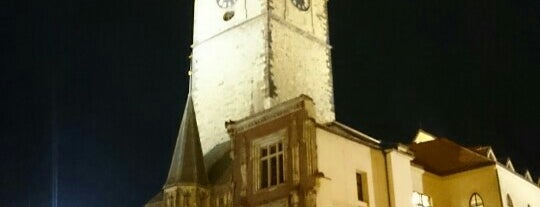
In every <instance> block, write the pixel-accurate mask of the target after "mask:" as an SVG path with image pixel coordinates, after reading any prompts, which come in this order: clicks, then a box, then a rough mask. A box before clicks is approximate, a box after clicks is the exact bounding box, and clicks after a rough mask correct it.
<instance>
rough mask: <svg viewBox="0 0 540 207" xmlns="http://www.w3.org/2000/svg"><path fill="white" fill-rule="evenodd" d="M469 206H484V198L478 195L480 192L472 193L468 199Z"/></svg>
mask: <svg viewBox="0 0 540 207" xmlns="http://www.w3.org/2000/svg"><path fill="white" fill-rule="evenodd" d="M469 206H470V207H484V200H482V197H480V194H478V193H473V194H472V196H471V199H470V200H469Z"/></svg>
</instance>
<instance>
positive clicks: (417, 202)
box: [412, 192, 432, 207]
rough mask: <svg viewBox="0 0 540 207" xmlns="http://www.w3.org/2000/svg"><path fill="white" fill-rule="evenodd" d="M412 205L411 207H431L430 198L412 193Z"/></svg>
mask: <svg viewBox="0 0 540 207" xmlns="http://www.w3.org/2000/svg"><path fill="white" fill-rule="evenodd" d="M412 203H413V206H419V207H431V206H432V205H431V198H430V197H429V196H428V195H426V194H422V193H419V192H413V195H412Z"/></svg>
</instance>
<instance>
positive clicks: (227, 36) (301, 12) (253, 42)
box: [192, 0, 335, 163]
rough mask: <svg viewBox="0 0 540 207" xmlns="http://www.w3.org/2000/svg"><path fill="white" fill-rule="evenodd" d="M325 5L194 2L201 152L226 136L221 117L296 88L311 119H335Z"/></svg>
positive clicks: (278, 99)
mask: <svg viewBox="0 0 540 207" xmlns="http://www.w3.org/2000/svg"><path fill="white" fill-rule="evenodd" d="M326 5H327V1H326V0H196V1H195V10H194V15H195V16H194V30H193V31H194V32H193V45H192V47H193V54H192V71H193V91H192V93H193V99H194V104H195V111H196V114H197V119H198V124H199V131H200V136H201V140H202V148H203V151H204V153H205V154H207V153H208V152H211V151H215V152H219V149H218V148H216V146H220V145H221V144H222V143H226V142H227V141H228V140H229V138H228V135H227V133H226V130H225V127H224V123H225V122H226V121H228V120H238V119H241V118H243V117H247V116H250V115H252V114H255V113H257V112H260V111H262V110H264V109H268V108H270V107H272V106H274V105H276V104H279V103H282V102H284V101H286V100H289V99H292V98H295V97H298V96H299V95H301V94H304V95H307V96H309V97H311V98H312V99H313V101H314V103H315V109H316V113H317V120H316V121H317V122H319V123H327V122H331V121H334V119H335V115H334V103H333V89H332V73H331V72H332V71H331V60H330V48H331V47H330V45H329V42H328V26H327V24H328V23H327V7H326ZM218 154H219V153H218ZM216 157H219V155H218V156H216ZM209 161H210V163H211V162H212V158H210V160H209Z"/></svg>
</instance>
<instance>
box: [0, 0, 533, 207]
mask: <svg viewBox="0 0 540 207" xmlns="http://www.w3.org/2000/svg"><path fill="white" fill-rule="evenodd" d="M2 4H3V6H2V7H3V8H2V10H3V11H1V12H0V14H1V18H0V19H1V21H2V25H3V26H2V29H1V30H0V31H2V33H3V34H5V35H2V36H5V37H4V38H2V40H3V43H2V47H1V48H2V62H3V63H2V70H0V86H1V87H0V92H1V93H0V94H1V99H2V101H1V102H0V108H1V113H2V114H0V115H1V117H2V118H1V119H0V124H1V125H0V126H1V128H0V161H1V162H0V169H1V170H0V173H1V174H0V175H1V176H0V206H6V207H19V206H32V207H35V206H50V193H51V190H50V189H51V187H50V185H51V182H50V177H51V173H50V171H51V156H50V155H51V149H50V146H51V138H52V137H56V139H57V140H58V143H59V170H60V173H59V206H62V207H72V206H73V207H75V206H76V207H86V206H88V207H96V206H99V207H101V206H103V207H108V206H116V207H118V206H142V204H143V203H144V202H145V201H147V200H148V199H150V197H151V196H152V195H153V194H154V193H155V192H157V191H158V190H159V189H160V188H161V186H162V185H163V182H164V181H165V176H166V174H167V170H168V165H169V161H170V158H171V153H172V148H173V144H174V139H175V136H176V132H177V127H178V124H179V119H180V117H181V111H182V108H183V105H184V100H185V96H186V89H187V84H186V83H187V77H186V70H187V67H188V58H187V56H188V54H189V53H190V47H189V45H190V43H191V33H192V32H191V30H192V7H193V3H192V1H190V0H161V1H153V0H117V1H111V0H109V1H105V0H74V1H67V0H65V1H62V0H57V1H38V0H26V1H17V2H16V3H13V2H7V3H2ZM4 4H5V5H6V6H4ZM329 12H330V13H329V16H330V29H331V37H330V40H331V44H332V45H333V53H332V56H333V74H334V86H335V103H336V113H337V119H338V120H339V121H341V122H343V123H345V124H347V125H350V126H352V127H353V128H356V129H359V130H361V131H363V132H365V133H367V134H370V135H372V136H374V137H376V138H379V139H383V140H389V141H396V142H403V143H407V142H409V141H410V140H411V139H412V137H413V136H414V134H415V133H416V131H417V129H418V128H419V127H422V128H424V129H426V130H428V131H430V132H433V133H434V134H436V135H438V136H444V137H448V138H450V139H452V140H455V141H457V142H459V143H462V144H464V145H467V146H475V145H491V146H493V147H494V149H495V153H496V155H497V156H498V157H499V158H500V159H501V158H504V157H507V156H510V157H512V160H513V162H514V165H515V166H516V169H518V170H519V172H520V173H522V172H523V171H524V170H525V169H526V168H528V169H530V170H531V172H532V174H533V177H534V178H535V179H536V178H537V176H539V175H540V162H539V161H540V158H539V157H540V156H539V153H538V150H537V149H538V147H539V145H538V144H537V140H538V139H540V81H539V78H540V77H539V76H538V73H539V72H540V71H539V70H540V53H539V51H540V42H539V41H540V40H539V38H538V37H540V24H539V23H540V22H539V21H540V17H539V14H540V3H539V2H538V1H537V0H474V1H471V0H444V1H443V0H423V1H411V0H394V1H389V0H382V1H361V0H360V1H357V0H333V1H331V2H330V3H329ZM53 116H56V117H57V118H56V121H52V120H53V119H52V117H53Z"/></svg>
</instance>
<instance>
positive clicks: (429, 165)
mask: <svg viewBox="0 0 540 207" xmlns="http://www.w3.org/2000/svg"><path fill="white" fill-rule="evenodd" d="M410 150H411V151H413V152H414V156H415V158H414V160H413V163H415V164H418V165H420V166H423V167H424V169H425V170H426V171H429V172H432V173H434V174H437V175H440V176H445V175H450V174H454V173H458V172H463V171H467V170H472V169H475V168H479V167H483V166H488V165H494V164H495V162H494V161H492V160H490V159H488V158H487V157H484V156H482V155H480V154H479V153H477V152H474V151H472V150H469V149H467V148H465V147H463V146H461V145H459V144H456V143H454V142H452V141H450V140H448V139H445V138H439V139H435V140H433V141H428V142H422V143H412V144H411V145H410Z"/></svg>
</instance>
